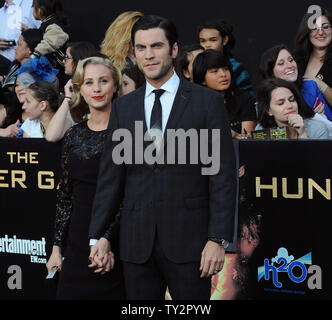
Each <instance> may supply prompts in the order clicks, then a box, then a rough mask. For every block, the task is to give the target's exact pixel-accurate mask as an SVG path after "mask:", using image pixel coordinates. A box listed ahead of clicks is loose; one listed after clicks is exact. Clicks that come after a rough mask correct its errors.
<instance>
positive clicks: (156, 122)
mask: <svg viewBox="0 0 332 320" xmlns="http://www.w3.org/2000/svg"><path fill="white" fill-rule="evenodd" d="M152 92H153V93H154V95H155V99H154V104H153V107H152V112H151V118H150V130H151V129H154V130H160V131H159V134H160V135H161V132H162V113H163V112H162V108H161V103H160V97H161V96H162V94H163V93H164V92H165V90H163V89H156V90H153V91H152ZM161 136H162V135H161ZM161 136H160V137H159V139H157V137H156V133H152V139H153V141H155V142H156V144H157V146H158V144H159V143H160V141H158V140H160V139H161ZM154 154H155V153H154Z"/></svg>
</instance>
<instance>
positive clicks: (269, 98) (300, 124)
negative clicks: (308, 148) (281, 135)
mask: <svg viewBox="0 0 332 320" xmlns="http://www.w3.org/2000/svg"><path fill="white" fill-rule="evenodd" d="M257 101H258V123H259V124H258V126H257V127H256V129H257V130H260V129H262V128H274V127H288V129H289V133H290V138H291V139H328V130H327V128H326V126H325V125H324V124H323V123H322V122H320V121H317V120H314V119H313V117H314V114H315V113H314V112H313V111H312V110H311V109H310V108H309V107H308V106H307V105H306V103H305V101H304V99H303V98H302V95H301V93H300V92H299V90H298V89H297V87H296V86H295V85H294V83H292V82H289V81H285V80H282V79H277V78H270V79H266V80H263V81H262V82H261V84H260V87H259V89H258V91H257Z"/></svg>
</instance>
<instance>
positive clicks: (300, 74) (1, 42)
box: [0, 0, 332, 142]
mask: <svg viewBox="0 0 332 320" xmlns="http://www.w3.org/2000/svg"><path fill="white" fill-rule="evenodd" d="M16 2H17V1H13V0H7V1H6V3H5V5H4V7H2V8H1V9H0V15H1V17H3V18H6V14H7V13H8V11H9V8H11V7H18V6H19V5H21V6H23V5H26V6H27V7H28V4H26V2H31V5H32V6H31V9H30V11H31V12H29V10H28V9H25V10H27V11H28V12H25V15H26V18H25V20H24V22H25V23H23V21H22V24H21V25H20V31H19V32H16V34H15V35H14V34H13V32H12V31H11V32H12V34H10V33H9V31H8V32H7V31H6V30H5V28H3V29H2V30H1V31H0V57H1V58H0V72H1V73H2V74H0V81H1V91H0V136H1V137H39V138H42V137H45V138H46V139H47V140H48V141H51V142H56V141H59V140H61V139H62V138H63V136H64V134H65V132H66V131H67V130H68V129H69V128H70V127H71V126H72V125H74V124H75V123H79V122H80V121H82V120H84V119H87V118H88V117H89V109H88V108H87V106H86V104H84V103H79V104H75V107H74V104H73V86H74V85H75V84H73V82H72V79H71V78H72V77H73V76H74V74H75V70H76V67H77V65H78V63H79V61H82V60H84V59H85V58H88V57H91V56H97V57H102V58H104V59H110V61H111V62H112V64H113V65H114V66H115V67H116V68H117V69H118V70H119V72H120V73H121V74H122V78H121V90H120V92H119V95H125V94H128V93H129V92H131V91H133V90H135V89H137V88H139V87H140V86H142V85H143V84H144V83H145V79H144V76H143V74H142V72H141V71H140V70H139V69H138V67H137V66H136V64H135V53H134V48H133V46H132V43H131V29H132V26H133V25H134V24H135V22H136V21H138V20H139V19H140V17H142V16H143V13H142V12H138V11H128V12H124V13H122V14H121V15H119V16H118V17H117V18H116V19H115V20H114V21H113V23H112V24H111V25H110V26H109V28H108V29H107V31H106V33H105V38H104V40H103V41H102V43H101V45H100V49H98V48H96V47H95V46H94V45H93V44H92V43H90V42H70V36H69V34H68V33H67V19H66V17H65V14H64V12H63V9H62V4H61V1H60V0H52V1H46V0H33V1H32V0H27V1H21V3H20V4H16ZM310 17H311V15H310V14H305V15H304V17H303V19H302V22H301V24H300V26H299V29H298V32H297V35H296V41H295V49H294V51H293V52H292V51H291V50H290V49H289V48H287V47H286V46H285V45H284V44H276V45H275V46H274V47H272V48H270V49H268V50H266V51H265V52H264V53H263V55H262V57H261V62H260V65H259V67H258V73H259V76H260V83H259V86H258V88H257V90H256V92H255V91H254V88H253V86H252V84H251V81H250V77H249V74H248V71H247V70H246V69H245V68H244V66H243V64H242V63H240V62H238V61H237V60H236V59H235V58H234V56H233V53H232V50H233V48H234V46H235V37H234V35H233V27H232V26H231V24H229V23H228V22H226V21H225V20H222V19H216V20H210V21H206V22H203V23H201V24H200V25H198V27H197V43H193V44H189V45H186V46H183V47H182V48H181V47H180V49H181V50H180V53H179V55H178V57H177V58H176V59H175V61H174V67H175V70H176V72H177V73H178V75H180V76H181V77H183V78H184V79H186V80H187V81H191V82H194V83H197V84H199V85H202V86H206V87H208V88H210V89H212V90H215V91H218V92H220V94H221V95H222V96H223V99H224V103H225V106H226V109H227V111H228V116H229V122H230V129H231V130H232V135H233V137H234V138H250V137H251V132H252V131H255V130H261V129H266V128H271V127H287V128H288V129H289V132H290V135H289V137H290V138H293V139H297V138H311V139H320V138H323V139H329V138H331V137H332V122H331V121H332V88H331V87H332V49H331V48H332V41H331V39H332V26H331V24H332V17H331V15H330V13H329V12H328V11H327V10H326V9H324V8H322V15H321V16H320V17H319V18H317V19H316V21H315V27H314V28H310V26H309V19H310ZM2 26H5V21H4V20H3V21H2ZM12 37H13V38H15V39H12ZM11 40H14V42H13V41H11ZM14 43H15V44H14ZM279 80H280V81H279ZM39 82H40V83H39ZM45 82H50V83H52V84H53V86H54V92H56V93H57V95H58V99H56V100H54V99H53V98H52V99H51V98H49V99H51V100H52V102H51V101H49V100H48V99H46V98H45V100H42V101H39V100H40V99H41V96H40V95H38V94H37V92H38V90H42V91H43V90H46V87H47V85H46V84H45ZM286 82H288V83H287V84H286ZM42 88H43V89H42ZM49 89H50V88H49ZM37 96H38V98H37ZM32 97H34V99H35V100H36V101H39V104H38V108H39V109H40V110H39V111H40V112H39V113H38V114H35V113H32V112H31V108H30V107H29V105H30V104H31V101H30V100H31V99H30V100H29V98H32ZM55 101H59V104H58V105H54V103H55ZM46 114H47V115H46ZM46 119H47V120H46ZM313 124H314V125H313ZM313 127H314V128H315V129H314V130H313V129H312V128H313ZM318 133H319V134H318Z"/></svg>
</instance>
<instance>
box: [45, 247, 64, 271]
mask: <svg viewBox="0 0 332 320" xmlns="http://www.w3.org/2000/svg"><path fill="white" fill-rule="evenodd" d="M54 267H56V268H57V271H61V269H62V254H61V248H60V247H59V246H53V250H52V254H51V256H50V258H49V259H48V261H47V263H46V268H47V272H48V273H50V272H51V271H52V269H53V268H54Z"/></svg>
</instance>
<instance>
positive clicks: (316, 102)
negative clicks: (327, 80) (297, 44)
mask: <svg viewBox="0 0 332 320" xmlns="http://www.w3.org/2000/svg"><path fill="white" fill-rule="evenodd" d="M259 73H260V76H261V78H262V79H267V78H280V79H284V80H286V81H290V82H293V83H294V84H295V85H296V86H297V88H298V89H302V90H301V92H302V96H303V98H304V100H305V102H306V104H307V105H308V106H309V107H311V108H312V109H313V110H314V112H315V116H314V119H315V120H319V121H322V122H324V123H325V125H326V126H327V128H328V129H329V136H331V137H332V122H331V121H330V120H331V119H332V112H331V110H330V108H329V106H328V104H327V102H326V101H325V99H324V97H323V95H322V93H321V91H320V90H319V89H318V86H317V83H316V82H315V81H313V80H303V79H302V78H300V77H299V76H298V67H297V64H296V61H295V60H294V58H293V56H292V54H291V52H290V50H289V49H288V48H287V47H286V46H285V45H284V44H280V45H276V46H274V47H272V48H270V49H268V50H266V51H265V52H264V53H263V55H262V58H261V61H260V65H259ZM328 119H329V120H328Z"/></svg>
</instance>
